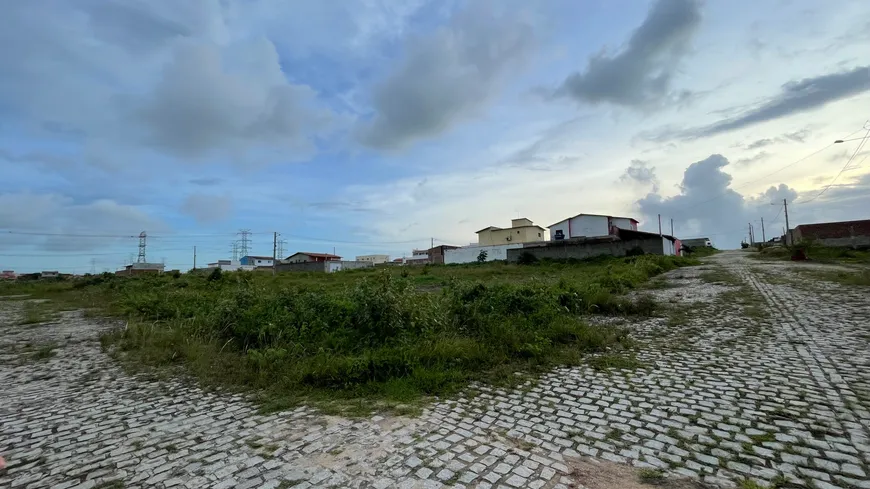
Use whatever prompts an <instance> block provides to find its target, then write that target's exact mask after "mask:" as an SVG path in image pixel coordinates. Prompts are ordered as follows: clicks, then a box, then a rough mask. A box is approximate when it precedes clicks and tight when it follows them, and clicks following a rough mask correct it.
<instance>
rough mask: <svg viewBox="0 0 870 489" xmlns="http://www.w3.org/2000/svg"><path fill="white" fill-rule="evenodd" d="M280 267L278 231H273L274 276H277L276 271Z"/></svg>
mask: <svg viewBox="0 0 870 489" xmlns="http://www.w3.org/2000/svg"><path fill="white" fill-rule="evenodd" d="M277 269H278V233H277V232H274V233H272V276H273V277H274V276H275V271H276V270H277Z"/></svg>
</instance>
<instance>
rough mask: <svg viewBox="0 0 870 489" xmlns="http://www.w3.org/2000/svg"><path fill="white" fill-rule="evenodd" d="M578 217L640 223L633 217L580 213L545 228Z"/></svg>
mask: <svg viewBox="0 0 870 489" xmlns="http://www.w3.org/2000/svg"><path fill="white" fill-rule="evenodd" d="M580 216H596V217H609V218H610V219H628V220H629V221H632V222H636V223H640V221H638V220H637V219H635V218H633V217H622V216H610V215H607V214H586V213H585V212H581V213H580V214H577V215H576V216H571V217H566V218H565V219H562V220H560V221H556V222H554V223H553V224H550V225H549V226H547V227H549V228H551V227H553V226H555V225H556V224H559V223H560V222H565V221H567V220H568V219H574V218H575V217H580Z"/></svg>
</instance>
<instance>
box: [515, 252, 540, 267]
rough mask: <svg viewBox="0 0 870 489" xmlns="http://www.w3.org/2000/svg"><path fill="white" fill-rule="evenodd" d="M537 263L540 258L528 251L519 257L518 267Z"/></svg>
mask: <svg viewBox="0 0 870 489" xmlns="http://www.w3.org/2000/svg"><path fill="white" fill-rule="evenodd" d="M535 263H538V257H537V256H535V255H534V254H533V253H529V252H528V251H524V252H522V253H520V256H518V257H517V264H518V265H534V264H535Z"/></svg>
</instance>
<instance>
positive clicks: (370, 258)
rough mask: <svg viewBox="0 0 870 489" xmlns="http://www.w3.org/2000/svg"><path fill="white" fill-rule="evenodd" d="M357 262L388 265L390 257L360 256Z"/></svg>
mask: <svg viewBox="0 0 870 489" xmlns="http://www.w3.org/2000/svg"><path fill="white" fill-rule="evenodd" d="M356 261H364V262H368V263H371V264H373V265H377V264H378V263H386V262H388V261H390V255H360V256H358V257H356Z"/></svg>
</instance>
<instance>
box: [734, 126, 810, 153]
mask: <svg viewBox="0 0 870 489" xmlns="http://www.w3.org/2000/svg"><path fill="white" fill-rule="evenodd" d="M809 135H810V130H809V129H801V130H800V131H794V132H787V133H785V134H783V135H781V136H778V137H775V138H763V139H757V140H755V141H753V142H751V143H749V144H748V145H746V149H748V150H753V149H761V148H764V147H767V146H770V145H773V144H778V143H787V142H795V143H803V142H805V141H806V140H807V137H809Z"/></svg>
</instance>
